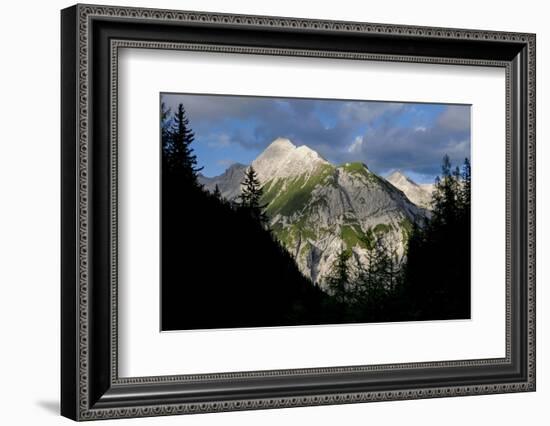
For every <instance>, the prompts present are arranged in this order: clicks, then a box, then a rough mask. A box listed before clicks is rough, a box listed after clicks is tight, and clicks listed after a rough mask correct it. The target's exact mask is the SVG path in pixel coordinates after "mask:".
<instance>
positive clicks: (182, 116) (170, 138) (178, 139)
mask: <svg viewBox="0 0 550 426" xmlns="http://www.w3.org/2000/svg"><path fill="white" fill-rule="evenodd" d="M194 140H195V134H194V133H193V131H192V130H191V128H190V127H189V119H188V118H187V115H186V112H185V109H184V107H183V104H179V105H178V110H177V111H176V113H175V114H174V116H173V119H172V124H171V126H170V128H169V129H168V130H167V132H166V137H165V138H163V154H164V157H165V159H166V166H167V167H168V171H169V172H171V173H173V174H175V175H178V177H179V178H180V179H183V180H184V181H186V182H188V183H190V184H192V185H194V186H199V184H198V180H197V174H198V172H199V171H201V170H202V167H200V168H199V167H197V156H196V155H195V154H193V148H191V144H192V143H193V141H194Z"/></svg>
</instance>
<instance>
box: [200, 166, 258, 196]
mask: <svg viewBox="0 0 550 426" xmlns="http://www.w3.org/2000/svg"><path fill="white" fill-rule="evenodd" d="M247 168H248V166H246V165H244V164H240V163H235V164H232V165H231V166H229V168H228V169H227V170H226V171H225V172H224V173H223V174H221V175H219V176H215V177H211V178H210V177H206V176H203V175H200V174H199V183H200V184H202V185H203V186H204V188H205V189H207V190H208V191H210V192H214V189H215V188H216V185H218V188H219V190H220V192H221V194H222V196H223V197H224V198H226V199H228V200H234V199H235V198H237V197H238V196H239V195H240V194H241V182H242V181H243V178H244V173H245V172H246V169H247Z"/></svg>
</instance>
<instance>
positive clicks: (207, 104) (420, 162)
mask: <svg viewBox="0 0 550 426" xmlns="http://www.w3.org/2000/svg"><path fill="white" fill-rule="evenodd" d="M163 100H164V101H165V102H166V104H167V105H168V106H170V107H171V108H172V109H175V107H176V105H177V104H178V103H179V102H183V103H184V106H185V107H186V109H187V111H188V114H189V118H190V121H191V124H192V126H193V129H194V130H195V133H196V134H197V137H198V138H199V137H202V138H204V140H208V141H210V142H209V143H211V144H212V142H211V141H217V142H216V143H217V144H218V145H217V146H221V145H228V144H235V145H239V146H241V147H243V148H245V149H254V150H262V149H263V148H265V147H267V145H269V144H270V143H271V141H273V139H275V138H277V137H279V136H282V137H287V138H289V139H291V140H292V141H293V142H294V143H295V144H297V145H304V144H305V145H308V146H309V147H311V148H312V149H315V150H316V151H318V152H319V153H320V154H321V155H322V156H323V157H325V158H326V159H327V160H329V161H331V162H333V163H336V164H339V163H344V162H352V161H362V162H364V163H366V164H367V165H368V166H369V168H371V169H372V170H374V171H376V172H378V173H383V172H384V171H387V170H391V169H402V170H404V171H407V170H408V171H410V172H413V173H416V174H417V175H426V176H434V175H436V174H438V173H439V167H440V163H441V158H442V157H443V155H445V154H448V155H449V156H450V157H451V160H452V161H453V162H454V163H455V164H458V163H462V162H463V161H464V158H465V157H470V108H469V106H464V105H448V106H444V107H441V106H440V107H439V108H437V109H434V110H433V111H437V114H435V115H434V113H433V111H432V115H429V116H427V117H426V114H424V115H423V112H426V110H427V107H426V106H425V105H423V104H407V103H396V102H360V101H321V100H308V99H291V98H262V97H241V96H211V95H208V96H201V95H168V96H166V95H165V96H164V97H163ZM221 134H223V137H220V135H221Z"/></svg>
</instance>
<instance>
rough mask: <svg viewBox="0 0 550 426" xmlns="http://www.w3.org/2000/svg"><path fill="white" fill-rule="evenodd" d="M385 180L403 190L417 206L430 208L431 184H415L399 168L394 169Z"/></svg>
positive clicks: (432, 186)
mask: <svg viewBox="0 0 550 426" xmlns="http://www.w3.org/2000/svg"><path fill="white" fill-rule="evenodd" d="M386 180H387V181H388V182H390V183H391V184H392V185H393V186H395V187H396V188H397V189H399V190H401V191H403V193H404V194H405V195H406V196H407V198H408V199H409V200H411V201H412V202H413V203H414V204H416V205H417V206H419V207H423V208H425V209H430V208H431V201H432V192H433V190H434V185H433V184H420V185H419V184H417V183H416V182H415V181H413V180H412V179H411V178H409V177H408V176H406V175H404V174H403V173H402V172H401V171H400V170H396V171H394V172H393V173H392V174H390V175H389V176H388V177H387V178H386Z"/></svg>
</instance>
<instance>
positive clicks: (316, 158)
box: [252, 137, 328, 182]
mask: <svg viewBox="0 0 550 426" xmlns="http://www.w3.org/2000/svg"><path fill="white" fill-rule="evenodd" d="M323 164H328V162H327V161H326V160H324V159H323V158H322V157H321V156H320V155H319V154H318V153H317V152H316V151H314V150H312V149H311V148H309V147H307V146H305V145H302V146H300V147H297V146H296V145H294V144H293V143H292V142H291V141H290V140H289V139H287V138H282V137H279V138H277V139H275V140H274V141H273V142H271V144H270V145H269V146H268V147H267V148H266V149H265V150H264V151H263V152H262V153H261V154H260V155H259V156H258V157H257V158H256V159H255V160H254V161H253V162H252V167H254V169H255V170H256V172H257V174H258V178H259V179H260V181H261V182H267V181H269V180H271V179H274V178H287V177H291V176H297V175H302V174H304V173H305V174H310V173H312V172H313V171H315V170H316V169H317V168H318V167H319V166H320V165H323Z"/></svg>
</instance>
